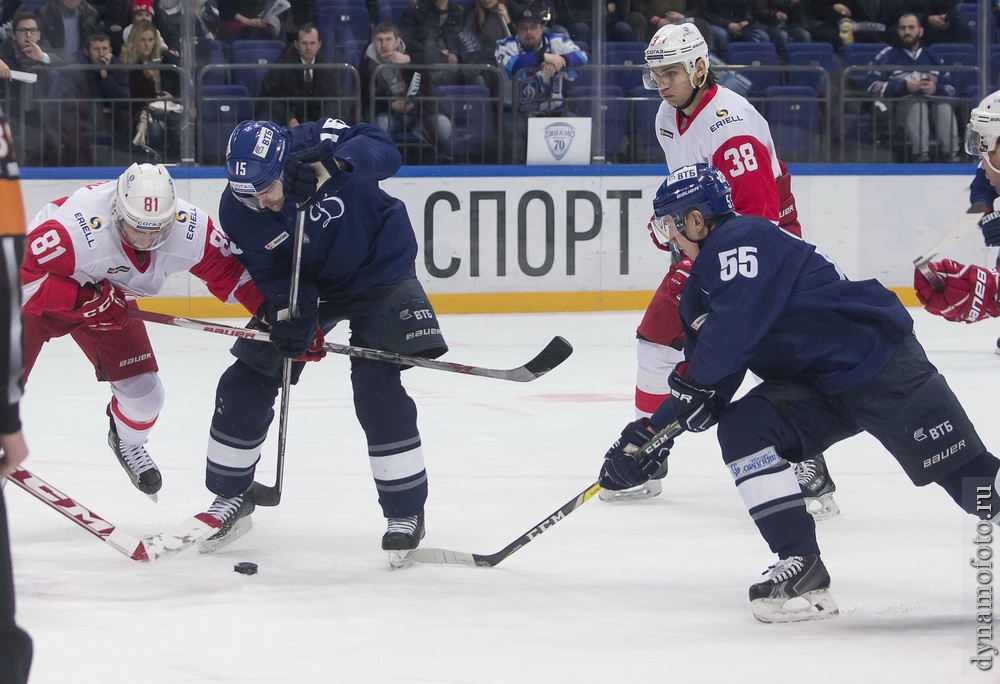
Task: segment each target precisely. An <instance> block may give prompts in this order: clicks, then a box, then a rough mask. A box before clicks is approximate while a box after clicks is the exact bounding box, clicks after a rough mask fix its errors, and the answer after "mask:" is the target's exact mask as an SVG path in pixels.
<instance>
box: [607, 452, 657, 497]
mask: <svg viewBox="0 0 1000 684" xmlns="http://www.w3.org/2000/svg"><path fill="white" fill-rule="evenodd" d="M666 475H667V461H664V462H663V467H662V468H660V469H659V470H658V471H656V474H655V475H653V477H651V478H649V481H647V482H646V483H644V484H641V485H639V486H638V487H629V488H628V489H602V490H601V491H599V492H598V493H597V498H598V499H600V500H601V501H603V502H604V503H630V502H632V501H645V500H646V499H653V498H656V497H658V496H659V495H660V494H661V493H662V492H663V483H662V482H660V480H662V479H663V478H664V477H666Z"/></svg>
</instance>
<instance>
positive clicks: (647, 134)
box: [632, 90, 663, 164]
mask: <svg viewBox="0 0 1000 684" xmlns="http://www.w3.org/2000/svg"><path fill="white" fill-rule="evenodd" d="M645 93H646V94H645V96H643V97H642V99H635V100H633V101H632V149H633V150H634V151H635V153H634V155H633V156H634V157H635V158H636V161H637V162H639V163H652V164H662V163H663V148H662V147H660V141H659V134H658V132H657V130H656V112H658V111H659V110H660V105H661V104H662V103H663V100H661V99H660V98H659V96H657V95H656V93H654V92H653V91H651V90H647V91H645Z"/></svg>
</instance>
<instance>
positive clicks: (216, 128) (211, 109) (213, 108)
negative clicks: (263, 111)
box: [198, 85, 253, 164]
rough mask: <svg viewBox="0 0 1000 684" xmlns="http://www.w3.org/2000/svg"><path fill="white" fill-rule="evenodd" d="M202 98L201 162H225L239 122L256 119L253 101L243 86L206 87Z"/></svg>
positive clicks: (202, 91) (200, 113) (200, 109)
mask: <svg viewBox="0 0 1000 684" xmlns="http://www.w3.org/2000/svg"><path fill="white" fill-rule="evenodd" d="M201 97H202V101H201V107H199V108H198V114H199V118H200V119H201V163H202V164H222V163H224V162H225V156H226V143H228V142H229V136H230V134H231V133H232V132H233V129H234V128H236V124H238V123H239V122H241V121H246V120H247V119H251V118H253V101H252V100H251V99H250V92H249V91H248V90H247V89H246V86H242V85H221V86H205V87H204V88H202V89H201Z"/></svg>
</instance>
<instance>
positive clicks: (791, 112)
mask: <svg viewBox="0 0 1000 684" xmlns="http://www.w3.org/2000/svg"><path fill="white" fill-rule="evenodd" d="M764 99H765V104H764V118H765V119H767V123H768V125H769V126H770V127H771V137H772V138H773V139H774V147H775V149H776V150H777V152H778V156H779V157H780V158H781V159H782V160H783V161H786V162H795V161H808V160H809V159H810V155H811V153H812V152H813V151H814V150H815V149H816V140H817V139H818V138H819V134H820V115H819V102H818V101H817V100H816V92H815V91H814V90H813V89H812V88H810V87H808V86H774V87H771V88H768V89H767V90H766V91H764Z"/></svg>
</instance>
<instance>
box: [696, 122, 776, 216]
mask: <svg viewBox="0 0 1000 684" xmlns="http://www.w3.org/2000/svg"><path fill="white" fill-rule="evenodd" d="M712 166H714V167H715V168H717V169H719V171H722V173H723V175H725V177H726V178H727V179H728V180H729V184H730V185H731V186H733V205H734V206H735V207H736V211H738V212H739V213H741V214H747V215H750V216H763V217H764V218H766V219H767V220H769V221H774V222H775V223H777V221H778V186H777V185H776V184H775V181H774V175H773V172H772V170H771V154H770V152H768V149H767V147H766V146H765V145H764V144H763V143H762V142H761V141H760V140H758V139H757V138H754V137H753V136H749V135H738V136H735V137H732V138H730V139H729V140H727V141H726V142H725V143H723V144H722V145H720V146H719V147H718V148H717V149H716V150H715V153H714V154H713V155H712Z"/></svg>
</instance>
